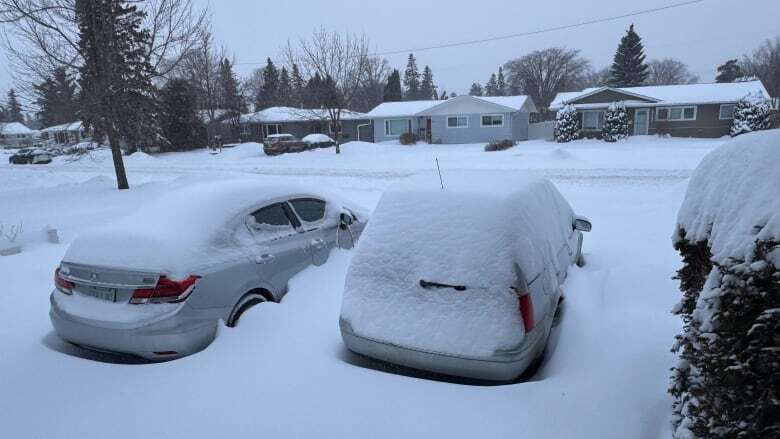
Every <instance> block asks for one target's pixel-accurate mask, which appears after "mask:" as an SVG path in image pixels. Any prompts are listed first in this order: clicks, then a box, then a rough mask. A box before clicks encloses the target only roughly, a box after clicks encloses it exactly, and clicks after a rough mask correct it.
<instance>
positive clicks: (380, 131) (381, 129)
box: [374, 116, 425, 142]
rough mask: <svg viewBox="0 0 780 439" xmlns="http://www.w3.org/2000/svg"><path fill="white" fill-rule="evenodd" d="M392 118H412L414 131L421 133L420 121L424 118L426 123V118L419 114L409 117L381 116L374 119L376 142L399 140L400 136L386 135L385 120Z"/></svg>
mask: <svg viewBox="0 0 780 439" xmlns="http://www.w3.org/2000/svg"><path fill="white" fill-rule="evenodd" d="M391 119H411V120H412V131H411V132H412V133H416V134H418V135H419V133H420V123H421V120H422V123H425V122H424V121H425V119H423V118H420V117H417V116H408V117H403V116H399V117H384V118H382V117H380V118H376V119H374V142H387V141H390V140H398V137H399V136H386V135H385V121H386V120H391ZM422 127H423V128H425V125H422Z"/></svg>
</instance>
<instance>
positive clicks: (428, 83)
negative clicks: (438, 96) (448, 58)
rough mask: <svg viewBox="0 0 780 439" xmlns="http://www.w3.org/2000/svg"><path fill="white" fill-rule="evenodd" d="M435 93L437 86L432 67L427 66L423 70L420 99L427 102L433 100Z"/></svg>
mask: <svg viewBox="0 0 780 439" xmlns="http://www.w3.org/2000/svg"><path fill="white" fill-rule="evenodd" d="M434 93H436V86H435V85H434V84H433V72H432V71H431V68H430V67H428V66H425V68H424V69H423V74H422V81H421V82H420V95H419V99H422V100H426V101H427V100H430V99H433V95H434Z"/></svg>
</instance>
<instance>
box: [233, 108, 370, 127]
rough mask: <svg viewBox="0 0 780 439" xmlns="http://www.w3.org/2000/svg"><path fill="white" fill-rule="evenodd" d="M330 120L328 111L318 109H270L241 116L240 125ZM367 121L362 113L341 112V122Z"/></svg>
mask: <svg viewBox="0 0 780 439" xmlns="http://www.w3.org/2000/svg"><path fill="white" fill-rule="evenodd" d="M327 119H330V116H329V115H328V110H325V109H320V108H294V107H270V108H266V109H265V110H261V111H256V112H254V113H248V114H242V115H241V119H240V122H241V123H285V122H305V121H312V120H327ZM360 119H367V117H366V115H365V114H363V113H358V112H357V111H350V110H342V111H341V120H360Z"/></svg>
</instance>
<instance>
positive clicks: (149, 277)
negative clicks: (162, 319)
mask: <svg viewBox="0 0 780 439" xmlns="http://www.w3.org/2000/svg"><path fill="white" fill-rule="evenodd" d="M60 275H61V276H62V277H63V278H64V279H66V280H68V281H71V282H73V283H74V288H73V292H74V293H75V294H79V295H81V296H85V297H92V298H95V299H97V300H103V301H106V302H116V303H127V302H129V301H130V298H131V297H132V296H133V292H134V291H135V290H136V289H140V288H153V287H154V286H155V285H156V284H157V281H158V280H159V278H160V273H154V272H151V271H148V272H140V271H128V270H120V269H114V268H107V267H97V266H91V265H80V264H73V263H62V265H61V268H60Z"/></svg>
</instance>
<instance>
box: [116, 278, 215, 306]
mask: <svg viewBox="0 0 780 439" xmlns="http://www.w3.org/2000/svg"><path fill="white" fill-rule="evenodd" d="M199 279H200V276H190V277H188V278H186V279H184V280H180V281H175V280H171V279H168V278H167V277H165V276H160V279H159V280H158V281H157V285H156V286H155V287H154V288H143V289H138V290H135V291H133V297H132V298H131V299H130V303H132V304H136V305H138V304H142V303H176V302H182V301H184V300H185V299H187V297H188V296H189V295H190V293H192V290H193V289H194V288H195V284H196V283H198V280H199Z"/></svg>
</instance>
